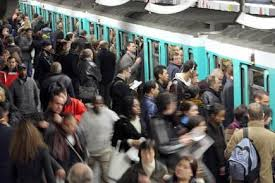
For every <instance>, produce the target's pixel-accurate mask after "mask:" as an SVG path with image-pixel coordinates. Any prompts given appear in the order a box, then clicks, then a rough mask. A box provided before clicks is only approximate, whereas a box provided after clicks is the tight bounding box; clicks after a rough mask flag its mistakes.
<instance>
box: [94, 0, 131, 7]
mask: <svg viewBox="0 0 275 183" xmlns="http://www.w3.org/2000/svg"><path fill="white" fill-rule="evenodd" d="M129 1H130V0H96V1H95V2H96V3H97V4H101V5H104V6H119V5H122V4H125V3H127V2H129Z"/></svg>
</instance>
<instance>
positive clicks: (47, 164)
mask: <svg viewBox="0 0 275 183" xmlns="http://www.w3.org/2000/svg"><path fill="white" fill-rule="evenodd" d="M10 157H11V160H12V162H13V164H14V178H15V180H16V182H18V183H43V182H44V181H43V174H44V175H45V179H46V181H47V183H55V176H54V172H53V169H52V166H51V158H50V154H49V151H48V148H47V145H46V144H45V143H44V141H43V138H42V136H41V134H40V132H39V131H38V130H37V129H36V128H35V126H34V125H33V124H32V123H31V122H29V121H24V120H23V121H21V122H20V123H19V125H18V126H17V127H16V129H15V132H14V135H13V137H12V139H11V145H10Z"/></svg>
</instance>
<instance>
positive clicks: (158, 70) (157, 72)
mask: <svg viewBox="0 0 275 183" xmlns="http://www.w3.org/2000/svg"><path fill="white" fill-rule="evenodd" d="M166 69H167V68H166V67H165V66H164V65H158V66H156V67H155V68H154V76H155V79H156V80H158V79H159V75H160V74H163V71H164V70H166Z"/></svg>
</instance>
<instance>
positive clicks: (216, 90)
mask: <svg viewBox="0 0 275 183" xmlns="http://www.w3.org/2000/svg"><path fill="white" fill-rule="evenodd" d="M207 82H208V86H209V88H207V89H206V91H205V92H204V93H203V94H202V102H203V103H204V105H210V106H213V105H214V104H215V103H221V97H220V89H221V86H222V83H221V81H220V80H219V79H218V78H217V77H215V76H209V77H208V80H207Z"/></svg>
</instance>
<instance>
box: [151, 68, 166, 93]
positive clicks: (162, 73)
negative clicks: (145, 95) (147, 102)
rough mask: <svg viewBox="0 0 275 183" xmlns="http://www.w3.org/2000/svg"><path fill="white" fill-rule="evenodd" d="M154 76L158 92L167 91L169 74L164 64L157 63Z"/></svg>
mask: <svg viewBox="0 0 275 183" xmlns="http://www.w3.org/2000/svg"><path fill="white" fill-rule="evenodd" d="M154 76H155V80H156V82H157V84H158V85H159V92H160V93H163V92H165V91H167V86H168V83H169V74H168V71H167V68H166V67H165V66H164V65H158V66H156V67H155V68H154Z"/></svg>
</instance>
